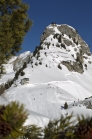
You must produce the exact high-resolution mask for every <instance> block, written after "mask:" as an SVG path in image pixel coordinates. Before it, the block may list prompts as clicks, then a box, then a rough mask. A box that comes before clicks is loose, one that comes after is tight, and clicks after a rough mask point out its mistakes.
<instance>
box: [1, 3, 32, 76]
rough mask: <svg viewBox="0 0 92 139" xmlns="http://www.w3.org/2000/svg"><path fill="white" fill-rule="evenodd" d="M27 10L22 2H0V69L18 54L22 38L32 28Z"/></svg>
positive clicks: (26, 6)
mask: <svg viewBox="0 0 92 139" xmlns="http://www.w3.org/2000/svg"><path fill="white" fill-rule="evenodd" d="M28 8H29V6H28V5H27V4H25V3H23V2H22V0H0V69H2V64H4V63H6V62H7V60H8V59H9V58H10V57H11V56H12V55H15V54H16V53H17V52H19V50H20V49H21V44H22V42H23V38H24V36H25V35H26V33H27V31H28V30H29V29H30V27H31V26H32V21H31V20H30V19H29V18H28V15H27V11H28ZM2 73H3V72H2V70H0V74H2Z"/></svg>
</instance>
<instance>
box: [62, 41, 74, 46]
mask: <svg viewBox="0 0 92 139" xmlns="http://www.w3.org/2000/svg"><path fill="white" fill-rule="evenodd" d="M63 41H64V43H65V44H66V45H67V46H70V45H72V42H71V41H69V40H67V39H64V40H63Z"/></svg>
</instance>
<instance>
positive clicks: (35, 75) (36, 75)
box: [0, 24, 92, 126]
mask: <svg viewBox="0 0 92 139" xmlns="http://www.w3.org/2000/svg"><path fill="white" fill-rule="evenodd" d="M25 62H26V64H27V67H26V68H25V69H23V71H24V73H25V75H24V76H21V74H19V76H18V79H16V81H14V83H13V84H12V86H11V87H10V88H9V89H7V90H5V92H4V93H3V94H2V95H1V96H0V104H3V103H4V104H7V103H9V102H11V101H13V100H17V101H20V102H21V103H24V104H25V107H26V109H28V111H29V113H30V115H29V119H28V120H27V124H28V123H29V124H33V123H34V124H37V125H40V126H44V125H45V124H46V123H48V119H54V118H59V117H60V116H61V114H63V115H64V116H65V115H66V113H67V112H68V113H71V112H72V111H74V114H75V116H76V114H78V113H79V114H82V113H83V114H84V113H85V116H86V115H87V114H88V115H91V113H92V109H88V107H87V106H86V104H85V101H88V102H89V101H90V102H91V101H92V100H91V99H90V100H89V99H87V100H85V98H89V97H91V96H92V87H91V85H92V55H91V52H90V50H89V47H88V45H87V44H86V42H85V41H84V40H83V39H82V38H81V37H80V36H79V34H78V33H77V32H76V30H75V29H74V28H72V27H70V26H68V25H57V24H51V25H49V26H48V27H46V29H45V30H44V32H43V34H42V36H41V42H40V45H39V46H37V47H36V49H35V51H34V52H33V53H30V52H29V51H28V52H25V53H23V54H21V55H19V56H18V57H16V58H15V60H14V59H11V62H9V63H8V64H6V65H5V67H6V72H7V73H6V74H5V75H3V76H2V79H0V84H2V83H5V82H7V80H9V79H13V78H14V76H15V73H16V72H18V71H19V69H21V68H22V67H23V65H24V64H25ZM20 72H21V71H20ZM15 77H16V76H15ZM23 78H29V81H28V82H27V84H24V85H21V80H22V79H23ZM15 84H16V85H15ZM84 100H85V101H84ZM65 102H67V103H68V105H69V108H68V109H66V110H65V109H61V106H64V103H65ZM75 103H76V105H77V106H76V105H75ZM86 107H87V108H86ZM90 107H91V106H90Z"/></svg>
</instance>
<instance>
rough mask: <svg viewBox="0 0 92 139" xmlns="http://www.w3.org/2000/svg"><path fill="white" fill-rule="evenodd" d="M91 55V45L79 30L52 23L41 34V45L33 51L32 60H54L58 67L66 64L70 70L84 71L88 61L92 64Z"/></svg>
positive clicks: (41, 61) (40, 61)
mask: <svg viewBox="0 0 92 139" xmlns="http://www.w3.org/2000/svg"><path fill="white" fill-rule="evenodd" d="M44 56H45V57H44ZM90 56H91V52H90V49H89V46H88V45H87V43H86V42H85V41H84V40H83V39H82V38H81V36H80V35H79V34H78V32H77V30H75V29H74V28H73V27H71V26H69V25H66V24H62V25H57V24H56V23H52V24H50V25H49V26H47V27H46V29H45V30H44V32H43V34H42V35H41V40H40V45H39V46H37V47H36V49H35V51H34V52H33V57H32V59H31V62H32V63H33V59H36V64H39V63H44V62H43V61H45V65H48V62H47V63H46V61H50V62H51V63H52V61H54V62H53V63H54V65H55V66H56V67H60V65H61V67H62V65H64V66H66V67H67V68H68V70H69V71H75V72H79V73H83V72H84V68H85V67H86V69H87V63H88V62H89V63H90V64H91V60H90ZM46 57H47V58H46ZM47 59H48V60H47ZM38 61H39V62H38ZM85 65H86V66H85Z"/></svg>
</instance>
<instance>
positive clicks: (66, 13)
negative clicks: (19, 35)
mask: <svg viewBox="0 0 92 139" xmlns="http://www.w3.org/2000/svg"><path fill="white" fill-rule="evenodd" d="M23 2H25V3H27V4H29V6H30V8H29V11H28V15H29V18H30V19H32V20H33V26H32V28H31V30H30V31H29V32H28V33H27V34H26V36H25V38H24V42H23V44H22V50H21V52H20V53H22V52H25V51H31V52H33V51H34V49H35V47H36V46H39V44H40V37H41V34H42V33H43V31H44V29H45V28H46V26H48V25H49V24H51V23H52V22H56V23H57V24H68V25H70V26H72V27H74V28H75V29H77V31H78V33H79V35H80V36H81V37H82V38H83V39H84V40H85V41H86V43H87V44H88V45H89V46H90V49H91V52H92V0H23Z"/></svg>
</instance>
